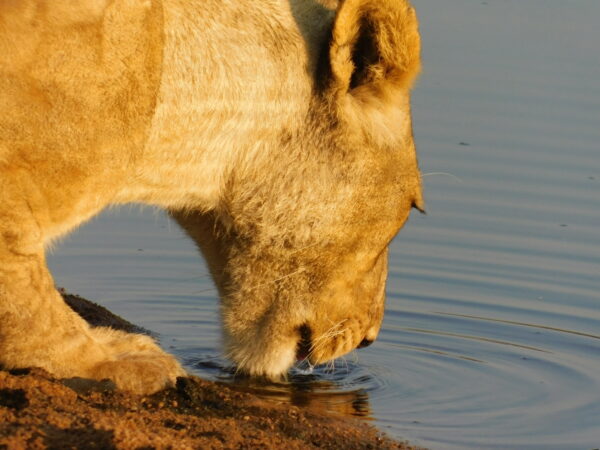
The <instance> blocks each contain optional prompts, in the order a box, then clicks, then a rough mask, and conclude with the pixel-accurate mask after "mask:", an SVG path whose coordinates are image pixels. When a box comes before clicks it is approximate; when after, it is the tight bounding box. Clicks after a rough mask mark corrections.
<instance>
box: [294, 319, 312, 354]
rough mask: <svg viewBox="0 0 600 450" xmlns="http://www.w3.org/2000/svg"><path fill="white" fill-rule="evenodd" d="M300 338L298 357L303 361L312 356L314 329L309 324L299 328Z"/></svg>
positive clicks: (297, 349)
mask: <svg viewBox="0 0 600 450" xmlns="http://www.w3.org/2000/svg"><path fill="white" fill-rule="evenodd" d="M298 332H299V333H300V340H299V341H298V345H297V347H296V359H297V360H298V361H302V360H304V359H306V358H308V357H309V356H310V352H311V350H312V330H311V329H310V327H309V326H308V325H307V324H304V325H302V326H300V327H299V328H298Z"/></svg>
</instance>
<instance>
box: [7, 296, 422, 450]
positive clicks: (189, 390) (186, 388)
mask: <svg viewBox="0 0 600 450" xmlns="http://www.w3.org/2000/svg"><path fill="white" fill-rule="evenodd" d="M64 297H65V300H67V302H68V303H69V304H70V305H71V306H72V307H73V308H74V309H75V310H76V311H78V312H79V313H80V314H81V315H82V316H83V317H84V318H86V320H88V321H89V322H90V323H92V324H93V325H111V326H113V327H116V328H121V329H126V330H132V329H135V330H137V331H140V329H139V328H137V327H135V326H134V325H132V324H130V323H129V322H126V321H124V320H123V319H120V318H119V317H117V316H115V315H113V314H112V313H110V312H109V311H108V310H106V309H104V308H102V307H100V306H98V305H95V304H93V303H91V302H88V301H86V300H85V299H82V298H81V297H77V296H72V295H67V294H64ZM142 331H143V330H142ZM4 448H6V449H23V448H28V449H29V448H31V449H46V448H52V449H63V448H64V449H67V448H69V449H70V448H76V449H84V448H85V449H94V448H97V449H113V448H119V449H140V448H144V449H149V448H156V449H163V448H177V449H188V448H189V449H192V448H194V449H200V448H202V449H213V448H214V449H220V448H267V449H268V448H273V449H275V448H277V449H279V448H287V449H301V448H302V449H306V448H328V449H372V448H381V449H412V448H416V447H411V446H409V445H408V444H405V443H401V442H397V441H394V440H391V439H389V438H387V437H385V436H384V435H383V434H382V433H381V432H379V431H378V430H377V429H375V428H373V427H371V426H369V425H367V424H365V423H363V422H360V421H358V420H352V419H342V418H339V417H333V416H327V415H323V414H322V413H320V412H318V411H314V410H311V409H304V408H303V409H300V408H298V407H295V406H289V405H275V404H271V403H268V402H265V401H264V400H261V399H258V398H257V397H254V396H252V395H250V394H247V393H240V392H236V391H233V390H231V389H229V388H228V387H227V386H224V385H222V384H219V383H214V382H210V381H205V380H201V379H200V378H197V377H189V378H179V379H178V382H177V385H176V386H175V387H173V388H168V389H165V390H163V391H160V392H158V393H156V394H154V395H151V396H136V395H132V394H129V393H126V392H122V391H119V390H116V389H115V387H114V385H113V384H112V383H111V382H109V381H101V382H97V381H93V380H85V379H68V380H57V379H55V378H53V377H52V376H51V375H50V374H48V373H46V372H45V371H43V370H41V369H23V370H13V371H5V370H0V449H4Z"/></svg>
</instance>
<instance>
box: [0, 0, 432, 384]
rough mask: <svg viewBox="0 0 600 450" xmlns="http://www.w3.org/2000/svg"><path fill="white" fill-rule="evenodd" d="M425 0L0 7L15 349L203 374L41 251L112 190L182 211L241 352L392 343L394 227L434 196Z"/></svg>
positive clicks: (118, 367) (2, 230)
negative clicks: (95, 323)
mask: <svg viewBox="0 0 600 450" xmlns="http://www.w3.org/2000/svg"><path fill="white" fill-rule="evenodd" d="M419 71H420V38H419V31H418V24H417V18H416V15H415V11H414V9H413V7H412V6H411V5H410V4H409V3H408V0H343V1H339V2H337V1H332V0H322V1H320V2H319V1H317V0H260V1H250V0H235V1H233V0H225V1H224V0H202V1H199V0H192V1H190V0H80V1H78V2H71V1H68V0H10V1H4V2H2V3H1V4H0V364H1V365H2V366H3V367H5V368H20V367H32V366H36V367H41V368H43V369H45V370H47V371H49V372H50V373H52V374H54V375H55V376H57V377H75V376H77V377H86V378H94V379H104V378H110V379H112V380H113V381H114V382H115V383H116V385H117V386H118V387H119V388H122V389H125V390H129V391H132V392H136V393H151V392H154V391H157V390H159V389H161V388H163V387H165V386H168V385H170V384H172V383H173V382H174V381H175V380H176V377H178V376H181V375H184V374H185V371H184V370H183V369H182V367H181V365H180V364H179V363H178V362H177V361H176V359H175V358H174V357H173V356H171V355H169V354H168V353H166V352H164V351H163V350H162V349H161V348H160V347H159V346H158V345H157V343H155V342H154V340H152V339H151V338H150V337H148V336H143V335H137V334H130V333H125V332H123V331H117V330H113V329H110V328H107V327H91V326H89V325H88V324H87V323H86V322H85V321H84V320H83V319H82V318H81V317H80V316H78V315H77V314H76V313H74V312H73V311H72V310H71V309H70V308H69V307H68V306H67V305H66V304H65V302H64V301H63V299H62V298H61V296H60V294H59V293H58V292H57V290H56V288H55V285H54V282H53V279H52V276H51V274H50V272H49V270H48V268H47V266H46V262H45V249H47V248H48V247H49V246H50V245H51V244H52V243H53V242H54V241H55V240H56V239H57V238H59V237H61V236H63V235H65V234H66V233H67V232H69V231H70V230H72V229H73V228H75V227H77V226H78V225H80V224H82V223H83V222H85V221H86V220H88V219H90V218H91V217H93V216H94V215H96V214H98V213H99V212H100V211H102V210H103V209H104V208H106V207H107V206H109V205H118V204H125V203H145V204H149V205H154V206H156V207H160V208H164V209H166V210H168V212H169V213H170V214H171V216H172V217H173V218H174V219H175V220H176V221H177V222H178V223H179V224H180V225H181V226H182V227H183V229H184V230H185V231H186V232H187V234H188V235H189V236H190V237H191V238H192V239H193V240H194V241H195V243H196V244H197V246H198V247H199V249H200V251H201V253H202V254H203V255H204V257H205V259H206V260H207V263H208V266H209V269H210V272H211V274H212V277H213V279H214V282H215V284H216V286H217V288H218V291H219V295H220V299H221V301H220V312H221V317H222V325H223V326H222V329H223V347H224V353H225V355H226V356H227V357H228V358H230V359H231V360H232V361H233V363H234V364H235V366H236V367H237V370H238V371H239V372H243V373H246V374H249V375H251V376H259V377H267V378H269V379H278V378H279V377H282V376H285V373H286V372H287V371H288V369H289V368H290V367H291V366H293V365H294V364H295V363H296V362H297V361H298V360H306V361H308V362H309V363H310V364H312V365H315V364H319V363H322V362H325V361H328V360H331V359H334V358H337V357H339V356H341V355H343V354H345V353H346V352H349V351H352V350H354V349H356V348H357V347H364V346H367V345H369V344H370V343H371V342H373V341H374V340H375V338H376V337H377V334H378V332H379V328H380V325H381V321H382V317H383V309H384V299H385V282H386V277H387V253H388V250H387V249H388V244H389V243H390V241H391V240H392V238H393V237H394V236H395V235H396V233H397V232H398V231H399V230H400V228H401V227H402V226H403V224H404V223H405V221H406V220H407V218H408V216H409V213H410V211H411V209H412V208H416V209H418V210H423V198H422V193H421V176H420V172H419V168H418V164H417V158H416V153H415V145H414V141H413V134H412V124H411V113H410V90H411V87H412V85H413V83H414V80H415V78H416V76H417V74H418V73H419Z"/></svg>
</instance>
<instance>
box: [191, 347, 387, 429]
mask: <svg viewBox="0 0 600 450" xmlns="http://www.w3.org/2000/svg"><path fill="white" fill-rule="evenodd" d="M186 365H187V366H188V367H191V368H192V370H196V371H199V372H201V373H203V374H204V376H206V374H207V372H208V373H210V374H211V377H212V378H213V379H216V380H217V381H220V382H224V383H226V384H227V386H228V387H230V388H232V389H234V390H237V391H240V392H247V393H251V394H254V395H256V396H258V397H260V398H263V399H265V400H269V401H272V402H276V403H283V404H291V405H294V406H298V407H307V408H311V409H315V410H318V411H322V412H328V413H333V414H339V415H342V416H347V417H361V418H363V419H366V420H370V419H372V417H371V414H372V411H371V407H370V405H369V394H368V391H369V390H377V389H378V385H380V382H378V380H377V379H376V376H375V375H373V374H370V373H368V372H367V370H366V369H365V368H364V367H361V366H359V365H357V364H355V363H352V362H347V363H345V364H344V365H343V367H341V368H337V369H330V368H327V366H317V367H314V368H305V367H303V366H299V367H295V368H293V369H292V370H291V371H290V374H289V375H288V378H287V380H285V381H282V382H271V381H268V380H265V379H257V378H250V377H246V376H243V375H240V374H236V373H235V369H233V368H231V367H229V366H227V365H226V363H225V362H224V361H223V360H222V359H220V358H218V357H214V356H213V357H211V356H207V357H204V358H201V359H189V360H188V361H186Z"/></svg>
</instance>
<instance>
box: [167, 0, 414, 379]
mask: <svg viewBox="0 0 600 450" xmlns="http://www.w3.org/2000/svg"><path fill="white" fill-rule="evenodd" d="M322 47H323V52H322V55H321V59H320V60H319V62H318V63H315V68H316V69H315V73H314V74H313V80H312V86H313V88H312V98H311V100H310V104H311V106H310V108H309V113H308V114H307V117H305V118H303V120H302V124H303V125H302V127H291V128H290V129H288V130H286V131H285V132H284V133H282V134H281V136H280V140H279V142H278V150H277V151H275V152H272V153H270V154H268V155H267V156H265V157H257V156H256V155H253V157H252V159H250V158H248V159H242V160H240V163H239V167H238V170H236V171H235V172H234V173H233V174H232V175H231V177H229V178H228V181H227V186H226V189H225V192H226V195H224V197H223V201H222V204H221V206H220V207H219V208H218V209H217V210H214V211H211V212H209V213H205V214H200V213H195V214H191V213H189V212H188V213H183V212H180V213H178V212H174V215H175V217H176V218H177V220H178V221H179V222H180V223H181V224H182V225H183V226H184V228H185V229H186V230H187V231H188V233H189V234H190V235H192V237H194V239H195V240H196V241H197V242H198V243H199V246H200V248H201V249H202V251H203V253H204V255H205V256H206V258H207V261H208V263H209V266H210V269H211V272H212V274H213V277H214V279H215V281H216V284H217V286H218V288H219V291H220V294H221V297H222V306H221V310H222V317H223V322H224V343H225V349H226V353H227V355H228V356H229V357H230V358H231V359H232V360H233V361H234V362H235V363H236V364H237V366H238V367H239V369H240V370H241V371H244V372H248V373H250V374H255V375H266V376H268V377H271V378H273V377H278V376H279V375H281V374H283V373H285V372H286V371H287V369H288V368H289V367H290V366H291V365H293V364H294V363H295V362H296V361H297V360H298V359H307V360H308V361H309V362H310V363H311V364H318V363H322V362H325V361H328V360H330V359H333V358H336V357H338V356H341V355H343V354H344V353H347V352H349V351H351V350H353V349H355V348H357V347H361V346H366V345H368V344H370V343H371V342H373V341H374V340H375V338H376V337H377V334H378V332H379V328H380V324H381V320H382V317H383V310H384V300H385V282H386V277H387V254H388V244H389V243H390V241H391V240H392V238H393V237H394V236H395V235H396V233H397V232H398V231H399V230H400V228H401V227H402V226H403V224H404V223H405V221H406V220H407V218H408V216H409V212H410V210H411V208H412V207H416V208H418V209H422V196H421V182H420V174H419V170H418V167H417V161H416V155H415V146H414V143H413V136H412V127H411V116H410V99H409V90H410V87H411V85H412V82H413V80H414V78H415V77H416V75H417V73H418V71H419V67H420V57H419V53H420V44H419V34H418V29H417V19H416V16H415V13H414V10H413V9H412V8H411V7H410V5H409V4H408V2H407V1H406V0H346V1H344V2H340V6H339V7H338V9H337V11H336V13H335V18H334V19H333V23H332V26H331V32H330V35H329V36H328V39H327V40H326V41H324V42H323V43H322Z"/></svg>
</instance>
